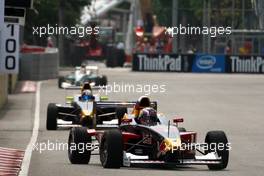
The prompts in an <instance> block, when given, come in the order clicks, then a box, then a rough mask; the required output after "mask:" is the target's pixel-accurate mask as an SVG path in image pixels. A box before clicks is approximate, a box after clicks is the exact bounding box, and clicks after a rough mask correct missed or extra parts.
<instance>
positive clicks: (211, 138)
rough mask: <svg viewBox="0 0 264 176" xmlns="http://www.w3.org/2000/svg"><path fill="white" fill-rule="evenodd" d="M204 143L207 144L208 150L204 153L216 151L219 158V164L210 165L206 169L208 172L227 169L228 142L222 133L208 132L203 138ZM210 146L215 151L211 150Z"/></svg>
mask: <svg viewBox="0 0 264 176" xmlns="http://www.w3.org/2000/svg"><path fill="white" fill-rule="evenodd" d="M205 143H207V144H208V146H209V150H207V151H205V152H206V153H209V152H213V151H216V153H217V154H218V156H219V157H221V163H220V164H214V165H212V164H210V165H208V168H209V169H210V170H222V169H225V168H226V167H227V164H228V158H229V150H228V140H227V137H226V135H225V133H224V132H223V131H209V132H208V133H207V134H206V137H205ZM210 146H214V147H215V148H216V149H213V148H212V147H210Z"/></svg>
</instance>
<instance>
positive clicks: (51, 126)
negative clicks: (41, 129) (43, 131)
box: [46, 103, 58, 130]
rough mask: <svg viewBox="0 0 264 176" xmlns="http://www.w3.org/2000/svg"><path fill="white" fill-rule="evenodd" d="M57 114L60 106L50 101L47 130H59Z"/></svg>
mask: <svg viewBox="0 0 264 176" xmlns="http://www.w3.org/2000/svg"><path fill="white" fill-rule="evenodd" d="M57 116H58V107H57V106H56V104H54V103H50V104H49V105H48V109H47V121H46V128H47V130H57Z"/></svg>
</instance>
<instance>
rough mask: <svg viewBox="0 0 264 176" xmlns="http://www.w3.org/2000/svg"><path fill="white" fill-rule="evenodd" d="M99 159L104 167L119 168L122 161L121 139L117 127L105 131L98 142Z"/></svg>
mask: <svg viewBox="0 0 264 176" xmlns="http://www.w3.org/2000/svg"><path fill="white" fill-rule="evenodd" d="M100 161H101V164H102V166H103V167H104V168H120V167H121V166H122V162H123V139H122V133H121V132H120V130H118V129H113V130H109V131H106V132H105V133H104V135H103V137H102V139H101V143H100Z"/></svg>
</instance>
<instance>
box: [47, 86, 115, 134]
mask: <svg viewBox="0 0 264 176" xmlns="http://www.w3.org/2000/svg"><path fill="white" fill-rule="evenodd" d="M67 89H70V90H76V89H77V90H78V89H79V90H80V91H81V93H80V94H76V95H74V96H73V97H66V104H64V105H62V104H55V103H49V105H48V108H47V121H46V128H47V130H56V129H58V128H69V127H74V126H86V127H89V128H94V127H96V125H97V124H102V122H103V121H109V120H113V119H115V117H116V116H115V111H116V108H112V107H107V106H105V107H103V106H100V105H97V103H99V102H107V101H105V100H107V99H108V98H107V97H105V96H100V95H98V94H92V89H98V87H95V86H94V87H91V86H90V84H89V83H85V84H84V85H83V86H82V87H76V86H74V87H68V88H67ZM116 121H117V120H116ZM116 123H117V122H116Z"/></svg>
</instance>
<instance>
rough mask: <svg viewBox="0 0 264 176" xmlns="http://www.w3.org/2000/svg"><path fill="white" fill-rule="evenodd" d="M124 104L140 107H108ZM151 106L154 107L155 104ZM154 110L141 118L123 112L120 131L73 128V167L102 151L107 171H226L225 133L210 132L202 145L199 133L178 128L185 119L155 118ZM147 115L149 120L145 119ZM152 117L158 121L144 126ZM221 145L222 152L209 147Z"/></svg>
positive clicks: (148, 109)
mask: <svg viewBox="0 0 264 176" xmlns="http://www.w3.org/2000/svg"><path fill="white" fill-rule="evenodd" d="M102 104H103V103H102ZM121 104H122V106H123V107H128V106H131V105H133V106H134V107H136V106H137V103H130V102H115V103H114V102H113V103H112V104H111V105H110V104H109V103H108V104H107V106H109V107H114V106H116V105H118V106H120V105H121ZM151 104H152V105H153V103H151ZM152 107H154V106H152ZM152 107H144V108H143V109H141V110H140V111H141V112H140V113H139V116H137V115H136V113H135V111H134V110H135V109H134V110H133V113H130V114H128V113H126V112H125V111H124V109H123V110H122V112H121V111H119V115H122V118H120V119H121V123H120V125H119V126H118V127H117V128H111V129H108V130H96V129H87V128H85V127H75V128H72V129H71V131H70V134H69V140H68V156H69V160H70V162H71V163H72V164H88V163H89V161H90V157H91V152H92V151H93V150H96V149H98V150H99V155H100V161H101V164H102V166H103V167H104V168H120V167H122V166H127V167H129V166H137V165H140V166H142V165H144V164H146V165H147V164H151V165H153V164H154V165H155V164H156V165H169V166H175V167H176V166H181V165H207V166H208V168H209V169H210V170H222V169H225V168H226V167H227V164H228V158H229V143H228V140H227V137H226V135H225V133H224V132H223V131H210V132H208V133H207V135H206V138H205V142H204V143H202V144H198V143H197V141H196V139H197V133H196V132H193V131H186V129H185V128H179V127H178V124H179V123H180V122H183V119H182V118H175V119H174V120H173V122H171V121H170V120H168V121H165V117H164V116H162V115H161V114H157V115H156V116H155V115H154V116H153V115H151V114H155V113H153V112H155V107H154V108H152ZM142 111H143V113H142ZM144 113H145V116H142V114H143V115H144ZM136 116H137V117H136ZM148 116H149V117H154V118H145V120H146V119H148V120H147V121H145V122H147V123H141V122H143V121H142V119H141V117H142V118H143V117H148ZM137 118H139V119H137ZM140 119H141V120H140ZM151 119H152V120H151ZM92 137H95V138H96V140H97V141H98V145H97V147H96V145H95V144H94V145H91V144H93V142H92ZM113 141H114V142H113ZM80 144H82V146H90V148H89V147H86V148H81V149H80V148H78V147H76V146H79V145H80ZM213 144H214V145H213ZM218 145H221V147H222V148H218V147H215V148H213V147H208V146H218ZM74 146H75V147H74ZM91 146H93V147H91ZM206 146H207V147H206ZM199 147H200V148H199ZM201 147H203V148H201ZM197 153H199V154H197Z"/></svg>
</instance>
